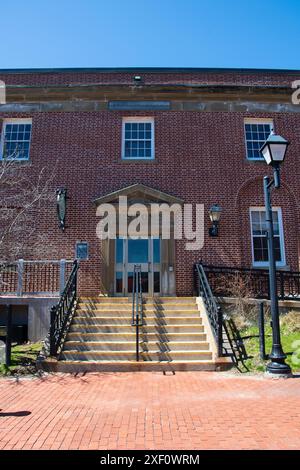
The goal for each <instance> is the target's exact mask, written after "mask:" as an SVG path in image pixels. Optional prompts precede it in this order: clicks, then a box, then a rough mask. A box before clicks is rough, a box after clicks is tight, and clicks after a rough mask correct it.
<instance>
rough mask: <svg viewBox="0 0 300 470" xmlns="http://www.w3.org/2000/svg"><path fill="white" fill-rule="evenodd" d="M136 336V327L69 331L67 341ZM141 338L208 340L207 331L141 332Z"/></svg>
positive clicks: (105, 340) (127, 338) (154, 339)
mask: <svg viewBox="0 0 300 470" xmlns="http://www.w3.org/2000/svg"><path fill="white" fill-rule="evenodd" d="M135 338H136V334H135V330H134V328H132V329H131V332H130V333H118V332H117V333H104V332H100V333H85V332H84V333H80V332H77V333H68V335H67V341H96V342H98V341H104V342H112V343H113V342H120V341H124V342H134V341H135ZM140 338H141V340H143V341H163V342H167V341H174V342H177V341H181V342H190V341H195V342H199V341H206V339H207V336H206V334H205V333H195V332H193V333H183V332H179V333H161V334H159V333H157V332H156V333H146V334H145V333H143V332H140Z"/></svg>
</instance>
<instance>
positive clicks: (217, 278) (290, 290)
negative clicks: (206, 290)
mask: <svg viewBox="0 0 300 470" xmlns="http://www.w3.org/2000/svg"><path fill="white" fill-rule="evenodd" d="M203 268H204V270H205V273H206V276H207V279H208V282H209V284H210V285H211V288H212V291H213V293H214V295H217V296H222V297H237V296H238V295H239V294H242V295H244V296H245V295H247V296H248V297H253V298H258V299H269V298H270V289H269V272H268V270H265V269H263V270H262V269H250V268H235V267H228V266H210V265H203ZM276 279H277V294H278V298H279V299H280V300H296V301H300V272H293V271H279V270H278V271H277V272H276ZM238 291H239V292H238Z"/></svg>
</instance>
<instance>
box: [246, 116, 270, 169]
mask: <svg viewBox="0 0 300 470" xmlns="http://www.w3.org/2000/svg"><path fill="white" fill-rule="evenodd" d="M272 129H273V122H272V121H268V120H266V121H262V120H248V119H247V120H245V137H246V149H247V158H248V160H263V159H264V158H263V156H262V154H261V153H260V151H259V150H260V148H261V147H262V146H263V144H264V143H265V141H266V140H267V138H268V137H269V135H270V134H271V131H272Z"/></svg>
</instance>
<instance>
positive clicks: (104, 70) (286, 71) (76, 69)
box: [0, 67, 300, 74]
mask: <svg viewBox="0 0 300 470" xmlns="http://www.w3.org/2000/svg"><path fill="white" fill-rule="evenodd" d="M74 72H76V73H139V72H143V73H199V74H201V73H217V74H218V73H224V72H225V73H240V74H248V73H250V74H251V73H253V74H257V73H258V74H260V73H270V74H300V69H271V68H266V69H265V68H263V69H260V68H226V67H225V68H222V67H70V68H68V67H66V68H28V69H27V68H25V69H24V68H16V69H0V74H24V73H26V74H34V73H38V74H50V73H74Z"/></svg>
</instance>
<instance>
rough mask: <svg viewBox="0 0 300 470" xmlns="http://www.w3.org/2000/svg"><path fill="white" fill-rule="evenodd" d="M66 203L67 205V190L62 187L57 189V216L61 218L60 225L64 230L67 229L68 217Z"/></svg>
mask: <svg viewBox="0 0 300 470" xmlns="http://www.w3.org/2000/svg"><path fill="white" fill-rule="evenodd" d="M66 205H67V190H66V189H65V188H60V189H57V190H56V208H57V216H58V220H59V227H60V228H61V230H62V231H64V230H65V228H66V225H65V219H66Z"/></svg>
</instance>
